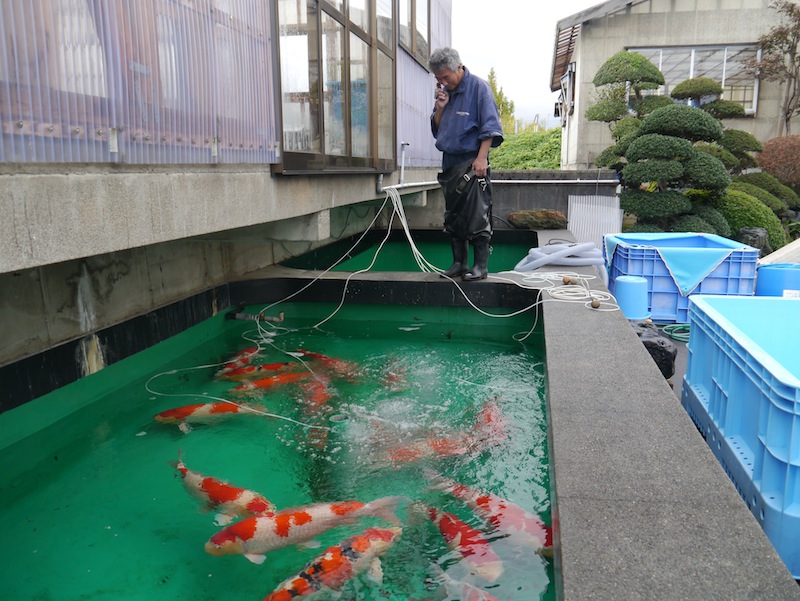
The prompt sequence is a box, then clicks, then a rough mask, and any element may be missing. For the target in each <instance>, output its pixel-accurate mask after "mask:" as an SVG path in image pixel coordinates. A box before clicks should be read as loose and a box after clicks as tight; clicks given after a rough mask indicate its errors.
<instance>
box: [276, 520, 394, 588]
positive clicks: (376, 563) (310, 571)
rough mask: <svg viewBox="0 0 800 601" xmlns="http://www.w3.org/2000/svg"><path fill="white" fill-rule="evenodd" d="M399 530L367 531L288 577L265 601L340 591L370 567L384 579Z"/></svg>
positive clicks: (392, 528)
mask: <svg viewBox="0 0 800 601" xmlns="http://www.w3.org/2000/svg"><path fill="white" fill-rule="evenodd" d="M401 533H402V530H401V529H400V528H398V527H396V526H395V527H390V528H367V529H366V530H364V531H363V532H362V533H361V534H357V535H355V536H350V537H348V538H346V539H344V540H343V541H342V542H341V543H339V544H338V545H333V546H332V547H328V549H326V550H325V552H324V553H322V554H321V555H319V556H317V557H316V558H315V559H314V560H313V561H311V562H310V563H309V564H308V565H307V566H306V567H305V568H303V569H302V570H301V571H300V572H299V573H298V574H297V575H295V576H292V577H291V578H288V579H287V580H285V581H284V582H282V583H281V584H280V585H278V588H276V589H275V590H274V591H273V592H272V593H271V594H270V595H269V596H267V598H266V599H264V601H291V600H292V599H294V598H295V597H305V596H306V595H311V594H313V593H316V592H318V591H322V590H333V591H338V590H339V589H341V588H342V586H344V584H345V583H346V582H348V581H350V580H352V579H353V578H354V577H355V576H357V575H358V574H360V573H361V572H363V571H365V570H366V569H367V568H370V571H371V575H372V577H373V578H374V579H375V580H379V579H380V578H381V571H380V556H381V555H383V554H384V553H386V551H388V550H389V549H390V548H391V547H392V545H394V543H395V542H396V541H397V539H398V538H399V537H400V535H401Z"/></svg>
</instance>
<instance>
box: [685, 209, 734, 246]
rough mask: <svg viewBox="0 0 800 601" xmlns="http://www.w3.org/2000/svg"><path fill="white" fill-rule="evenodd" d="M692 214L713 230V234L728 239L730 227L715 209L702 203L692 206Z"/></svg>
mask: <svg viewBox="0 0 800 601" xmlns="http://www.w3.org/2000/svg"><path fill="white" fill-rule="evenodd" d="M692 213H693V214H695V215H697V216H698V217H700V218H701V219H702V220H703V221H705V222H706V223H708V224H710V225H711V226H712V227H713V228H714V233H715V234H717V235H718V236H723V237H725V238H730V236H731V226H730V224H729V223H728V222H727V221H726V220H725V217H723V216H722V213H720V212H719V211H718V210H717V209H715V208H714V207H712V206H711V205H710V204H707V203H704V202H696V203H693V204H692Z"/></svg>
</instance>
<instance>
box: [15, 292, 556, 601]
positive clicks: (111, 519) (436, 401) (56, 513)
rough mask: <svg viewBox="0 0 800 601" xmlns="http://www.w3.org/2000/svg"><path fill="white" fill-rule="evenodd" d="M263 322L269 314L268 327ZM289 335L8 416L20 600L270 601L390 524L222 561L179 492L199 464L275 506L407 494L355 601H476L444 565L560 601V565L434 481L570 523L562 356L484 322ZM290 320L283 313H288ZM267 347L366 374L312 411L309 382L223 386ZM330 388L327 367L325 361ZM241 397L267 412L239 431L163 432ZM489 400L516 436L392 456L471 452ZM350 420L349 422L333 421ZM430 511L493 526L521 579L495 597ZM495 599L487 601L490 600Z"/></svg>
mask: <svg viewBox="0 0 800 601" xmlns="http://www.w3.org/2000/svg"><path fill="white" fill-rule="evenodd" d="M258 309H260V307H250V308H249V310H250V311H251V312H256V311H257V310H258ZM280 309H281V310H282V311H284V313H285V316H286V319H285V321H284V322H283V323H281V324H276V326H277V327H271V326H269V325H265V326H264V327H265V329H266V330H268V331H269V332H270V335H268V336H263V335H259V333H258V331H257V330H256V327H255V326H256V324H254V323H253V322H244V321H233V320H225V319H224V317H223V316H222V315H219V316H217V317H215V318H213V319H210V320H208V321H207V322H205V323H203V324H200V325H199V326H196V327H194V328H191V329H190V330H188V331H186V332H184V333H183V334H181V335H179V336H175V337H173V338H171V339H169V340H167V341H165V342H163V343H161V344H159V345H157V346H155V347H153V348H151V349H148V350H147V351H144V352H142V353H139V354H138V355H136V356H134V357H131V358H129V359H126V360H124V361H121V362H119V363H115V364H113V365H111V366H109V367H107V368H105V369H104V370H102V371H101V372H99V373H97V374H95V375H93V376H90V377H88V378H84V379H83V380H81V381H79V382H76V383H75V384H72V385H70V386H67V387H65V388H62V389H60V390H58V391H56V392H54V393H51V394H49V395H47V396H45V397H42V398H40V399H36V400H35V401H32V402H30V403H27V404H26V405H24V406H22V407H20V408H17V409H15V410H12V411H9V412H7V413H5V414H2V415H0V449H2V451H0V474H2V475H1V476H0V520H1V521H2V524H3V536H2V541H3V544H2V545H0V574H2V581H3V593H2V597H3V598H5V599H9V600H10V599H14V600H26V601H27V600H30V601H78V600H84V599H86V600H93V601H101V600H112V599H113V600H115V601H120V600H125V601H134V600H136V601H138V600H142V601H144V600H147V601H158V600H170V601H175V600H181V599H186V600H191V601H204V600H209V601H211V600H214V601H219V600H220V599H236V600H237V601H241V600H245V601H247V600H252V601H258V600H261V599H264V598H265V597H266V596H267V595H268V594H269V593H270V592H272V591H273V589H274V588H275V587H276V586H277V585H278V584H279V583H281V582H282V581H283V580H284V579H286V578H288V577H290V576H293V575H294V574H296V573H297V572H298V571H300V570H301V569H302V568H303V567H304V566H305V565H306V563H307V562H309V561H310V560H311V559H313V558H314V557H316V556H317V555H318V554H320V553H321V552H322V551H323V550H324V549H325V548H326V547H327V546H329V545H333V544H336V543H338V542H339V541H341V540H342V539H343V538H344V537H346V536H349V535H351V534H355V533H358V532H360V531H362V530H363V529H364V528H365V527H366V526H367V525H381V524H386V522H383V521H381V519H380V518H362V519H360V520H359V521H356V522H354V523H349V524H343V525H342V526H340V527H338V528H335V529H333V530H331V531H328V532H326V533H324V534H323V535H321V536H320V537H319V543H320V545H321V546H320V547H319V548H306V547H297V546H293V547H287V548H284V549H279V550H277V551H274V552H272V553H270V554H268V555H267V560H266V562H265V563H264V564H262V565H256V564H253V563H251V562H249V561H248V560H247V559H245V558H244V557H242V556H237V555H229V556H224V557H214V556H211V555H209V554H207V553H206V552H205V551H204V544H205V542H206V541H207V540H208V539H209V537H211V536H212V535H213V534H214V533H215V532H217V531H218V530H219V527H218V526H217V525H215V523H214V517H215V516H214V514H213V513H207V512H203V511H200V507H199V506H198V504H197V502H196V501H195V500H194V499H193V498H192V497H190V496H189V494H188V493H187V492H186V490H185V489H184V487H183V485H182V482H181V480H180V478H179V477H177V472H176V470H175V469H174V467H173V465H172V462H174V461H175V460H177V458H178V455H179V453H180V454H181V456H182V458H183V461H184V462H185V463H186V465H187V467H189V468H190V469H192V470H196V471H199V472H201V473H203V474H204V475H208V476H214V477H216V478H220V479H223V480H227V481H229V482H231V483H232V484H235V485H237V486H242V487H245V488H250V489H253V490H256V491H258V492H260V493H262V494H263V495H265V496H266V497H267V498H268V499H270V500H271V501H272V502H273V503H275V504H276V505H277V506H278V508H289V507H297V506H301V505H304V504H307V503H312V502H324V501H338V500H347V499H357V500H360V501H370V500H373V499H376V498H379V497H384V496H387V495H402V496H403V497H406V498H408V501H409V502H408V503H404V504H401V506H400V509H399V510H398V517H399V518H400V520H401V521H402V522H403V534H402V536H401V537H400V539H399V541H398V542H397V543H396V544H395V545H394V546H393V547H392V548H391V549H389V550H388V551H387V552H386V554H385V555H384V556H383V559H382V563H383V582H382V583H377V582H374V581H372V580H370V579H369V578H367V577H366V575H361V576H359V577H357V578H356V579H354V580H353V581H351V582H349V583H348V584H347V585H346V586H345V587H344V589H343V592H342V597H341V598H343V599H397V600H400V599H417V600H431V601H432V600H437V599H460V598H466V596H463V595H461V594H459V593H457V592H456V593H454V592H453V589H452V588H451V589H450V591H448V589H447V588H446V587H445V586H443V585H441V584H440V583H439V582H438V581H437V580H436V579H435V578H434V575H435V572H434V571H433V568H432V566H433V565H434V564H438V565H439V566H441V567H442V568H443V569H445V570H446V572H447V574H448V575H449V576H450V577H452V578H454V579H456V580H459V581H465V582H470V583H472V584H474V585H475V586H477V587H479V588H480V589H482V590H485V591H486V592H488V593H490V594H491V595H493V596H494V597H495V598H497V599H500V600H523V599H525V600H530V599H555V593H554V585H553V581H554V576H553V567H552V561H551V560H548V559H545V558H543V557H542V556H541V555H539V554H536V553H534V552H531V551H530V550H528V549H520V548H519V547H515V546H514V545H513V544H510V543H509V540H508V539H504V538H502V537H497V536H494V537H493V536H492V533H491V531H490V529H489V528H488V526H487V523H486V522H485V521H484V520H483V519H482V518H480V517H479V516H477V515H476V514H475V513H474V512H472V511H471V510H470V509H469V508H468V507H467V506H466V505H465V504H464V503H463V502H462V501H459V500H457V499H455V498H454V497H452V496H450V495H448V494H447V493H446V492H443V491H438V490H432V489H431V488H430V486H429V480H428V479H427V477H426V476H427V475H429V473H430V472H429V470H435V472H436V473H438V474H441V475H442V476H445V477H447V478H450V479H453V480H456V481H458V482H462V483H464V484H467V485H469V486H473V487H476V488H480V489H482V490H486V491H490V492H493V493H495V494H497V495H500V496H502V497H504V498H506V499H508V500H510V501H512V502H514V503H516V504H517V505H520V506H521V507H523V508H524V509H526V510H528V511H529V512H531V513H533V514H536V515H538V516H540V517H541V518H542V520H543V521H544V522H545V523H546V524H549V523H550V499H549V481H548V471H549V467H548V457H547V440H546V422H545V400H544V394H545V393H544V391H545V379H544V355H543V352H542V348H541V346H540V345H539V343H538V339H539V338H538V336H537V335H536V334H535V335H534V336H532V337H531V338H529V339H528V340H527V341H525V342H517V341H515V340H514V338H513V335H514V334H516V333H518V332H524V331H527V330H528V329H530V327H531V324H532V321H531V320H532V317H530V316H528V315H523V316H521V317H517V318H513V319H489V318H485V317H482V316H480V315H479V314H477V313H476V312H474V311H470V310H468V309H452V308H448V309H444V308H424V307H423V308H419V307H417V308H411V307H407V308H394V307H390V308H387V307H369V306H345V307H344V308H343V309H342V310H341V311H339V312H338V313H337V314H336V316H335V317H334V318H333V319H331V320H329V321H327V322H325V323H324V324H323V325H321V326H320V327H319V328H313V327H311V326H313V325H314V324H316V323H318V322H319V321H320V320H321V319H322V318H324V317H326V316H328V315H329V314H330V313H331V312H332V311H333V309H334V307H333V306H332V305H313V304H301V303H298V304H287V305H282V306H281V307H280ZM273 314H274V312H273ZM252 341H256V342H258V343H259V344H260V346H261V347H262V349H261V354H260V356H259V357H258V358H257V359H255V362H263V363H270V362H276V361H286V360H293V359H292V358H291V357H289V356H287V355H286V354H285V353H284V352H282V351H294V350H296V349H299V348H302V349H307V350H311V351H315V352H319V353H323V354H325V355H327V356H329V357H336V358H341V359H343V360H346V361H347V362H348V363H349V365H350V366H352V367H354V368H355V370H354V377H352V378H349V379H345V378H341V377H337V376H336V375H333V376H331V380H330V385H329V389H328V390H329V392H330V395H331V396H330V399H329V400H328V401H327V403H326V404H324V405H321V406H313V407H312V406H310V405H309V404H308V403H307V402H306V400H307V396H308V394H307V392H305V391H304V389H303V388H302V387H300V386H299V385H291V384H287V385H286V386H283V387H280V388H277V389H272V390H269V391H267V392H263V393H256V394H254V395H250V396H239V397H237V396H234V394H233V393H232V392H231V388H232V387H233V386H235V385H236V384H237V383H236V382H224V381H219V380H217V379H215V378H214V373H215V371H216V370H217V369H218V368H219V367H220V364H221V363H224V362H225V361H226V359H227V358H229V357H230V356H232V355H233V354H234V353H236V352H237V351H239V350H241V349H242V348H245V347H247V346H250V345H251V344H252ZM307 364H308V366H309V367H310V368H311V369H313V370H315V371H316V372H317V373H319V372H320V371H321V369H322V368H321V366H320V364H319V363H315V362H314V361H313V360H310V359H309V360H307ZM215 398H228V399H237V400H238V399H241V400H245V401H247V402H249V403H253V404H256V405H258V406H260V407H263V409H264V411H265V412H269V413H273V414H276V415H280V416H283V417H286V418H291V419H293V420H296V421H299V422H303V423H306V424H309V425H318V426H323V427H327V428H330V430H323V429H309V428H307V427H304V426H301V425H298V424H296V423H293V422H290V421H286V420H282V419H278V418H274V417H265V416H260V415H252V414H250V415H235V416H233V417H231V418H230V419H227V420H225V421H222V422H220V423H216V424H209V425H196V426H194V428H193V429H192V430H191V431H190V432H189V433H188V434H184V433H182V432H181V431H180V430H179V429H178V428H177V427H176V426H174V425H166V424H161V423H157V422H155V421H154V420H153V415H155V414H156V413H159V412H161V411H164V410H166V409H169V408H172V407H179V406H182V405H188V404H192V403H197V402H203V399H206V400H213V399H215ZM487 402H493V403H496V406H497V407H499V409H500V411H501V412H502V415H503V417H504V420H505V423H506V426H505V429H504V432H503V435H502V436H501V437H500V438H498V439H496V440H494V441H493V442H492V443H491V444H488V445H486V446H485V447H484V448H477V449H471V450H470V451H468V452H466V453H463V454H457V455H450V456H429V457H422V458H420V459H418V460H412V461H397V460H393V459H392V458H391V455H390V453H389V452H388V451H389V449H392V448H397V447H398V446H400V447H402V446H403V445H414V444H416V442H417V441H419V440H421V439H430V438H437V437H442V438H453V437H458V436H459V435H461V434H462V433H464V432H468V431H470V429H471V428H472V427H473V425H474V423H475V421H476V416H477V415H478V414H479V412H480V411H481V408H482V407H484V406H485V404H486V403H487ZM333 416H339V417H337V418H336V419H344V421H332V420H331V419H330V418H331V417H333ZM417 503H422V504H425V505H428V506H434V507H437V508H439V509H441V510H443V511H447V512H450V513H452V514H454V515H456V516H458V517H459V518H461V519H462V520H464V521H465V522H467V523H468V524H470V525H471V526H473V527H475V528H479V529H482V530H483V531H484V532H486V533H487V536H488V538H489V539H490V540H491V544H492V546H493V548H494V550H495V552H496V553H497V554H498V555H499V556H500V557H501V559H502V560H503V564H504V572H503V575H502V576H501V577H500V578H499V579H498V580H497V581H496V582H494V583H489V582H486V581H482V580H481V579H480V578H477V577H476V576H473V575H470V574H469V571H468V569H467V567H466V564H465V562H464V561H460V558H461V556H460V555H459V554H458V553H457V552H454V551H453V550H451V549H450V548H448V546H447V544H446V543H445V541H444V539H443V537H442V536H441V535H440V533H439V532H438V530H437V529H436V527H435V526H434V525H433V524H432V523H430V522H429V521H427V520H426V519H424V518H423V519H420V518H419V514H418V512H417V511H416V510H415V507H417V505H416V504H417ZM474 598H477V597H474Z"/></svg>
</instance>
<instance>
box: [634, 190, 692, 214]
mask: <svg viewBox="0 0 800 601" xmlns="http://www.w3.org/2000/svg"><path fill="white" fill-rule="evenodd" d="M619 206H620V208H621V209H622V210H623V211H625V212H626V213H632V214H634V215H636V216H637V217H640V218H642V219H645V220H654V219H663V218H665V217H672V216H674V215H680V214H682V213H687V212H688V211H690V210H691V209H692V203H691V202H690V201H689V199H688V198H686V197H685V196H684V195H683V194H681V193H680V192H677V191H675V190H664V191H657V192H647V191H645V190H623V191H622V193H621V194H620V195H619Z"/></svg>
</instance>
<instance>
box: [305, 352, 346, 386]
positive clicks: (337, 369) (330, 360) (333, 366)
mask: <svg viewBox="0 0 800 601" xmlns="http://www.w3.org/2000/svg"><path fill="white" fill-rule="evenodd" d="M297 354H298V355H300V356H301V357H308V358H310V359H316V360H317V361H319V362H320V363H322V365H324V366H325V368H327V369H329V370H330V371H331V372H333V373H334V374H336V375H337V376H339V377H340V378H345V379H347V380H354V379H355V378H357V377H358V375H359V372H360V369H359V367H358V365H357V364H356V363H353V362H352V361H346V360H345V359H336V358H334V357H328V356H327V355H323V354H322V353H315V352H313V351H307V350H305V349H298V350H297Z"/></svg>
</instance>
